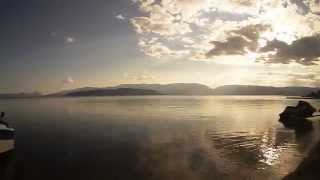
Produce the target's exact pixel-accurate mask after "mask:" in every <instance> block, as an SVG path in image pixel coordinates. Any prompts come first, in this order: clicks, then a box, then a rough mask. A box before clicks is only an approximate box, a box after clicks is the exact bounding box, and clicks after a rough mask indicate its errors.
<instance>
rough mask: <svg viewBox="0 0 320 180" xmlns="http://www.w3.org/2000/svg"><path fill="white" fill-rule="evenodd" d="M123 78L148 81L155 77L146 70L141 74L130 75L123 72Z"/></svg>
mask: <svg viewBox="0 0 320 180" xmlns="http://www.w3.org/2000/svg"><path fill="white" fill-rule="evenodd" d="M123 77H124V79H127V80H132V81H149V80H154V79H155V78H156V77H155V76H153V75H151V74H148V73H146V72H144V73H142V74H136V75H130V74H128V73H124V74H123Z"/></svg>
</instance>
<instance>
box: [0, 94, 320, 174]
mask: <svg viewBox="0 0 320 180" xmlns="http://www.w3.org/2000/svg"><path fill="white" fill-rule="evenodd" d="M309 101H310V102H311V103H312V104H313V105H314V106H316V107H320V102H319V101H315V100H309ZM296 103H297V100H288V99H285V98H284V97H273V96H267V97H264V96H257V97H255V96H251V97H245V96H241V97H236V96H204V97H197V96H194V97H190V96H188V97H185V96H149V97H106V98H51V99H15V100H14V99H11V100H0V110H1V111H5V112H7V114H8V121H9V122H10V123H11V124H12V126H13V127H15V129H16V148H15V150H14V152H13V155H12V156H13V159H14V161H13V162H12V163H11V166H13V168H11V169H10V171H11V172H14V173H15V175H16V176H14V177H15V179H33V180H38V179H39V180H40V179H48V180H51V179H74V180H82V179H93V180H95V179H97V180H107V179H108V180H109V179H111V180H113V179H114V180H122V179H123V180H126V179H130V180H132V179H139V180H171V179H172V180H176V179H183V180H203V179H210V180H212V179H219V180H220V179H222V180H223V179H270V180H271V179H272V180H274V179H281V177H283V176H284V175H286V174H288V172H290V171H292V170H294V169H295V168H296V166H297V165H298V164H299V163H300V161H301V159H302V158H303V157H304V156H305V155H306V153H307V152H308V150H309V149H310V148H311V147H312V145H313V144H314V143H315V142H316V141H318V139H319V135H318V134H319V130H318V129H319V125H318V123H317V122H316V121H315V122H314V127H315V129H314V131H312V132H310V133H308V134H304V135H301V134H296V133H295V132H294V131H291V130H288V129H285V128H283V127H282V125H281V124H279V123H278V114H279V112H281V111H282V110H283V109H284V108H285V107H286V106H287V105H295V104H296ZM12 164H14V165H12Z"/></svg>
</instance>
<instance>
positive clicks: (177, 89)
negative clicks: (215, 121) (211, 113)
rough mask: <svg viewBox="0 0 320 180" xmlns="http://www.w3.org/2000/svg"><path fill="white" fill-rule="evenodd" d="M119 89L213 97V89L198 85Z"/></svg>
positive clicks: (124, 86) (139, 85) (126, 85)
mask: <svg viewBox="0 0 320 180" xmlns="http://www.w3.org/2000/svg"><path fill="white" fill-rule="evenodd" d="M116 87H117V88H137V89H150V90H154V91H157V92H159V93H161V94H168V95H211V94H213V89H211V88H210V87H208V86H206V85H203V84H197V83H174V84H121V85H119V86H116Z"/></svg>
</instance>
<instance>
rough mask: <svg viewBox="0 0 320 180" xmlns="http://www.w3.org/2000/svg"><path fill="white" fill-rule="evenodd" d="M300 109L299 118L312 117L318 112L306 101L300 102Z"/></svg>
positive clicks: (298, 106)
mask: <svg viewBox="0 0 320 180" xmlns="http://www.w3.org/2000/svg"><path fill="white" fill-rule="evenodd" d="M297 109H298V116H299V117H305V118H307V117H311V116H312V115H313V113H314V112H316V111H317V109H316V108H314V107H313V106H312V105H311V104H309V103H308V102H305V101H299V103H298V105H297Z"/></svg>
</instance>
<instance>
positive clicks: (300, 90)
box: [214, 85, 320, 96]
mask: <svg viewBox="0 0 320 180" xmlns="http://www.w3.org/2000/svg"><path fill="white" fill-rule="evenodd" d="M318 90H320V88H315V87H272V86H249V85H226V86H220V87H217V88H216V89H214V94H216V95H284V96H304V95H306V94H309V93H311V92H314V91H318Z"/></svg>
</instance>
